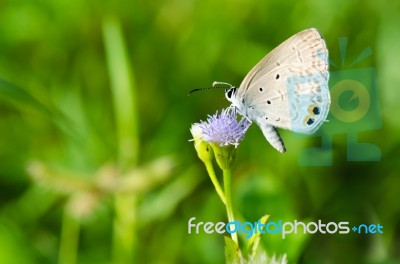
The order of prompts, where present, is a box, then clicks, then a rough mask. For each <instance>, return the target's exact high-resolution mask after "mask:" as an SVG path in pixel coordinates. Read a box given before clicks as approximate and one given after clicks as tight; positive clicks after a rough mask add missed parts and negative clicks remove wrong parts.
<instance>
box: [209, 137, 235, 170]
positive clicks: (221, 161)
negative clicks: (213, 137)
mask: <svg viewBox="0 0 400 264" xmlns="http://www.w3.org/2000/svg"><path fill="white" fill-rule="evenodd" d="M210 144H211V146H212V149H213V150H214V154H215V159H216V160H217V163H218V166H219V167H220V168H221V169H222V170H230V169H232V166H233V163H234V162H235V158H236V148H235V146H233V145H227V146H220V144H219V143H210Z"/></svg>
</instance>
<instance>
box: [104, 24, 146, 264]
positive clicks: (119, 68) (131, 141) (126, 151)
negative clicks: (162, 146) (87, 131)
mask: <svg viewBox="0 0 400 264" xmlns="http://www.w3.org/2000/svg"><path fill="white" fill-rule="evenodd" d="M103 38H104V46H105V53H106V58H107V66H108V72H109V75H110V81H111V93H112V99H113V105H114V114H115V121H116V130H117V136H118V165H119V167H120V170H121V171H125V170H126V169H127V168H131V167H134V166H136V165H137V163H138V157H139V134H138V131H139V129H138V118H137V105H136V89H135V81H134V75H133V73H132V67H131V65H130V63H129V59H128V58H129V56H128V51H127V48H126V44H125V40H124V36H123V31H122V27H121V24H120V22H119V20H118V19H117V18H116V17H108V18H106V19H104V22H103ZM136 198H137V197H136V194H132V193H116V194H115V196H114V207H115V217H114V226H113V232H114V234H113V235H114V239H113V263H134V261H135V251H136V246H137V238H136V233H137V232H136V222H137V219H136Z"/></svg>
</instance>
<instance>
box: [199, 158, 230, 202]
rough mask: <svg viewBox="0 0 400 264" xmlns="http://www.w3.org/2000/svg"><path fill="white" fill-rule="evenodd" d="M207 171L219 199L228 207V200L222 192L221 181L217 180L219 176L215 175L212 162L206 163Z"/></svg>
mask: <svg viewBox="0 0 400 264" xmlns="http://www.w3.org/2000/svg"><path fill="white" fill-rule="evenodd" d="M204 164H205V165H206V169H207V172H208V175H209V176H210V179H211V181H212V183H213V184H214V187H215V190H216V191H217V193H218V195H219V198H221V201H222V202H223V203H224V204H225V205H226V198H225V194H224V191H223V190H222V187H221V185H220V184H219V181H218V179H217V176H216V175H215V171H214V167H213V165H212V161H210V162H205V163H204Z"/></svg>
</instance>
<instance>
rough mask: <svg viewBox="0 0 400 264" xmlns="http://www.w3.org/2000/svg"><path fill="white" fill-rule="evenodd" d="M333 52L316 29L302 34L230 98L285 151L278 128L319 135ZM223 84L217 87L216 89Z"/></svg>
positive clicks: (274, 53)
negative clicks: (316, 132) (329, 50)
mask: <svg viewBox="0 0 400 264" xmlns="http://www.w3.org/2000/svg"><path fill="white" fill-rule="evenodd" d="M328 66H329V65H328V50H327V48H326V44H325V41H324V39H323V38H322V36H321V34H320V33H319V32H318V31H317V30H316V29H314V28H311V29H307V30H304V31H301V32H299V33H297V34H296V35H294V36H292V37H291V38H289V39H287V40H286V41H285V42H283V43H282V44H280V45H279V46H278V47H276V48H275V49H274V50H272V51H271V52H270V53H269V54H268V55H267V56H265V57H264V58H263V59H262V60H261V61H260V62H259V63H258V64H257V65H256V66H254V68H253V69H252V70H251V71H250V72H249V73H248V74H247V76H246V77H245V78H244V80H243V82H242V83H241V85H240V87H239V88H235V87H233V86H230V87H229V88H228V89H227V90H226V92H225V96H226V98H227V99H228V100H229V101H230V102H231V103H232V106H233V107H236V108H237V110H238V111H239V113H240V114H241V115H243V116H245V117H246V118H247V119H249V120H250V121H253V122H255V123H256V124H257V125H258V126H259V127H260V128H261V130H262V132H263V134H264V136H265V138H266V139H267V140H268V142H269V143H270V144H271V145H272V146H273V147H274V148H276V149H277V150H278V151H279V152H282V153H283V152H285V151H286V149H285V146H284V144H283V141H282V139H281V137H280V136H279V133H278V132H277V130H276V127H279V128H285V129H289V130H292V131H294V132H298V133H305V134H311V133H314V132H315V131H316V130H317V129H318V128H319V127H320V126H321V125H322V124H323V122H324V121H325V120H326V117H327V115H328V112H329V105H330V95H329V87H328V80H329V71H328ZM219 84H223V83H218V82H215V83H214V84H213V86H217V85H219Z"/></svg>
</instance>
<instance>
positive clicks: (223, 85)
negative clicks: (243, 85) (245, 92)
mask: <svg viewBox="0 0 400 264" xmlns="http://www.w3.org/2000/svg"><path fill="white" fill-rule="evenodd" d="M232 87H233V85H231V84H229V83H225V82H213V84H212V87H206V88H196V89H193V90H191V91H190V92H189V93H188V96H190V95H191V94H192V93H194V92H198V91H204V90H212V89H227V88H232Z"/></svg>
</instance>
